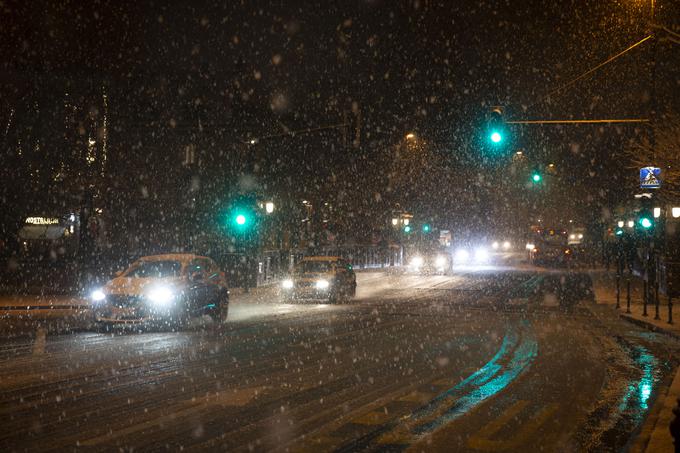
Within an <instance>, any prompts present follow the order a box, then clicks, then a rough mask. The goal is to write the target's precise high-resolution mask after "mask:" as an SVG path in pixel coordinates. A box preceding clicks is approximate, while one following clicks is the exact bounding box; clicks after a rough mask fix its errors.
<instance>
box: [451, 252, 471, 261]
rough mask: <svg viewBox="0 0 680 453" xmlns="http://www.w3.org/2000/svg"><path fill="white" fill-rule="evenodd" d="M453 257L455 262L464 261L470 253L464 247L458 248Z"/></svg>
mask: <svg viewBox="0 0 680 453" xmlns="http://www.w3.org/2000/svg"><path fill="white" fill-rule="evenodd" d="M453 259H454V260H455V261H456V262H457V263H466V262H467V261H468V260H469V259H470V253H469V252H468V251H467V250H465V249H458V250H456V254H455V255H453Z"/></svg>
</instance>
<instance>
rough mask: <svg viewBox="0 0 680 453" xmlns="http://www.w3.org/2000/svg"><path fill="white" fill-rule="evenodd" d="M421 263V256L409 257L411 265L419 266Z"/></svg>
mask: <svg viewBox="0 0 680 453" xmlns="http://www.w3.org/2000/svg"><path fill="white" fill-rule="evenodd" d="M422 265H423V257H422V256H414V257H413V259H411V267H416V268H418V267H420V266H422Z"/></svg>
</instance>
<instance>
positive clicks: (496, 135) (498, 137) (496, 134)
mask: <svg viewBox="0 0 680 453" xmlns="http://www.w3.org/2000/svg"><path fill="white" fill-rule="evenodd" d="M489 138H490V139H491V141H492V142H493V143H500V142H502V141H503V136H502V135H501V134H500V132H498V131H493V132H492V133H491V135H490V136H489Z"/></svg>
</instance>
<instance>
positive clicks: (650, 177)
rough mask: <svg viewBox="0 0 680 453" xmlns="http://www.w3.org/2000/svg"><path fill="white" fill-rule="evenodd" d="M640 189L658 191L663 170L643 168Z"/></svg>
mask: <svg viewBox="0 0 680 453" xmlns="http://www.w3.org/2000/svg"><path fill="white" fill-rule="evenodd" d="M640 187H641V188H643V189H658V188H659V187H661V169H660V168H659V167H643V168H641V169H640Z"/></svg>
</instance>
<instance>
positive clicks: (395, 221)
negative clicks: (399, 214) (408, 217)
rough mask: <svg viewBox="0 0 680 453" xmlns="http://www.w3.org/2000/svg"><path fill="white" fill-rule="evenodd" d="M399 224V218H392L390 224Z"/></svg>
mask: <svg viewBox="0 0 680 453" xmlns="http://www.w3.org/2000/svg"><path fill="white" fill-rule="evenodd" d="M398 224H399V219H396V218H395V219H392V225H394V226H397V225H398Z"/></svg>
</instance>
